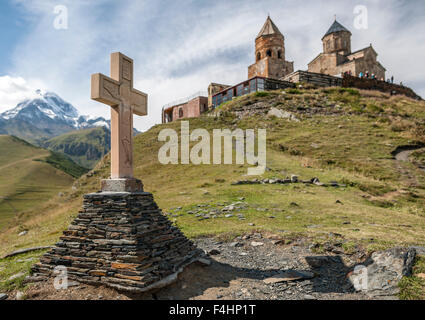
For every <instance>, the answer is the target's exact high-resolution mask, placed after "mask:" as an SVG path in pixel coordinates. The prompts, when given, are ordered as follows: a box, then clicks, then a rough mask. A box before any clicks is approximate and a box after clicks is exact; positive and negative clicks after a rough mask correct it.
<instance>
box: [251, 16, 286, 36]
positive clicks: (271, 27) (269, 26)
mask: <svg viewBox="0 0 425 320" xmlns="http://www.w3.org/2000/svg"><path fill="white" fill-rule="evenodd" d="M273 34H276V35H280V36H282V37H283V34H282V33H281V32H280V31H279V28H278V27H276V25H275V24H274V22H273V21H272V19H270V17H267V20H266V22H265V23H264V26H263V28H261V31H260V33H259V34H258V36H257V38H259V37H263V36H270V35H273Z"/></svg>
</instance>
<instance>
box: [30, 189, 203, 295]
mask: <svg viewBox="0 0 425 320" xmlns="http://www.w3.org/2000/svg"><path fill="white" fill-rule="evenodd" d="M60 240H61V241H60V242H58V243H57V244H56V246H55V247H54V248H52V249H51V250H50V252H48V253H47V254H45V255H44V256H43V257H42V258H41V260H40V263H39V264H36V265H35V266H34V267H33V273H34V277H36V278H44V277H45V278H48V277H54V276H55V275H54V274H53V270H54V268H55V267H56V266H66V267H67V272H68V278H69V279H71V280H75V281H78V282H82V283H88V284H95V285H97V284H101V285H106V286H109V287H112V288H115V289H118V290H124V291H130V292H145V291H148V290H151V289H156V288H160V287H163V286H165V285H167V284H169V283H171V282H173V281H174V280H175V279H176V278H177V275H178V273H180V272H181V271H183V268H184V267H185V266H187V265H189V264H190V263H192V262H194V261H197V260H199V259H200V258H202V257H203V255H204V252H203V251H202V250H200V249H197V248H196V247H195V246H194V244H193V243H192V242H191V241H190V240H188V239H187V238H186V237H185V236H184V235H183V234H182V233H181V232H180V230H179V229H178V228H176V227H174V226H172V224H171V222H170V221H169V220H168V219H167V218H166V217H165V216H163V215H162V213H161V210H160V209H159V208H158V206H157V205H156V203H155V201H154V199H153V196H152V194H150V193H146V192H130V193H129V192H122V193H117V192H101V193H93V194H87V195H85V196H84V204H83V209H82V210H81V211H80V213H79V215H78V218H76V219H75V220H74V222H73V223H72V224H71V225H70V226H69V228H68V230H67V231H65V232H64V235H63V236H62V237H61V238H60Z"/></svg>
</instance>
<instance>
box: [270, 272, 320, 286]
mask: <svg viewBox="0 0 425 320" xmlns="http://www.w3.org/2000/svg"><path fill="white" fill-rule="evenodd" d="M312 278H314V273H313V272H309V271H296V270H288V271H285V272H283V273H280V274H278V275H276V276H274V277H270V278H267V279H264V280H263V281H264V283H267V284H274V283H280V282H287V281H296V280H308V279H312Z"/></svg>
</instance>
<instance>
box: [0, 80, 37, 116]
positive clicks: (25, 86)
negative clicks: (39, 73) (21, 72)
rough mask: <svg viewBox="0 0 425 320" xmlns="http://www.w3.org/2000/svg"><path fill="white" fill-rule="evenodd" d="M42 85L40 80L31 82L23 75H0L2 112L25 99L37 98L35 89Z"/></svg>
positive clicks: (0, 110) (0, 105)
mask: <svg viewBox="0 0 425 320" xmlns="http://www.w3.org/2000/svg"><path fill="white" fill-rule="evenodd" d="M42 87H43V85H42V84H41V82H39V81H34V82H31V83H29V82H27V81H26V80H25V79H24V78H21V77H17V78H13V77H10V76H3V77H0V113H1V112H4V111H6V110H8V109H11V108H14V107H16V105H17V104H18V103H19V102H22V101H23V100H26V99H32V98H35V97H36V93H35V91H36V90H37V89H38V88H42Z"/></svg>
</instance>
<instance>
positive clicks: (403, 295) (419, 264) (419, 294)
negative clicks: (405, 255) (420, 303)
mask: <svg viewBox="0 0 425 320" xmlns="http://www.w3.org/2000/svg"><path fill="white" fill-rule="evenodd" d="M419 274H425V257H423V256H419V257H416V261H415V265H414V267H413V274H412V276H410V277H404V278H403V279H402V280H401V281H400V283H399V287H400V294H399V297H400V299H402V300H425V278H420V277H418V275H419Z"/></svg>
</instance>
